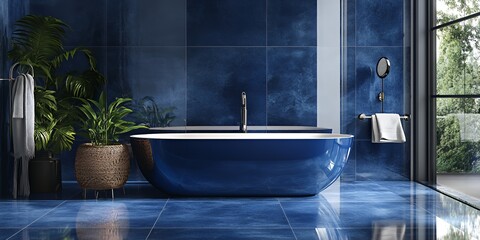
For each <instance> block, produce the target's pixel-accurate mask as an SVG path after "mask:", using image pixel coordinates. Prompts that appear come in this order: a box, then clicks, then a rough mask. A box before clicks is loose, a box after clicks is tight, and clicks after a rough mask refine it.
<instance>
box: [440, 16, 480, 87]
mask: <svg viewBox="0 0 480 240" xmlns="http://www.w3.org/2000/svg"><path fill="white" fill-rule="evenodd" d="M479 22H480V17H477V18H473V19H470V20H467V21H464V22H461V23H457V24H453V25H450V26H448V27H444V28H441V29H438V30H436V40H437V54H436V58H437V59H436V67H437V71H436V79H437V89H436V90H437V94H480V79H479V77H480V75H479V70H478V69H479V65H480V29H479V26H480V24H479Z"/></svg>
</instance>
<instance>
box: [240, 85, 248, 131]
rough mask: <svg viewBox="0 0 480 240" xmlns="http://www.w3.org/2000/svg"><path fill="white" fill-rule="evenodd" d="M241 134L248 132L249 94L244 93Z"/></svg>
mask: <svg viewBox="0 0 480 240" xmlns="http://www.w3.org/2000/svg"><path fill="white" fill-rule="evenodd" d="M241 112H242V113H241V123H240V132H242V133H246V132H247V94H246V93H245V92H242V111H241Z"/></svg>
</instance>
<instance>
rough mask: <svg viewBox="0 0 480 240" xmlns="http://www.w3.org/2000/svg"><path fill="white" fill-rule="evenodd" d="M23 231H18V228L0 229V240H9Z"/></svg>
mask: <svg viewBox="0 0 480 240" xmlns="http://www.w3.org/2000/svg"><path fill="white" fill-rule="evenodd" d="M20 230H22V229H16V228H0V239H7V238H9V237H10V236H12V235H13V234H15V233H17V232H18V231H20Z"/></svg>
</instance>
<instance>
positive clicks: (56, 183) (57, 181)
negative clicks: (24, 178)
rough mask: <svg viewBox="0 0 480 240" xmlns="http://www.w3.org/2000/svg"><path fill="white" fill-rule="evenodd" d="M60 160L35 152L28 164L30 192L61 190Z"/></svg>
mask: <svg viewBox="0 0 480 240" xmlns="http://www.w3.org/2000/svg"><path fill="white" fill-rule="evenodd" d="M61 169H62V168H61V165H60V160H59V159H56V158H52V157H51V156H50V155H49V154H43V153H36V155H35V158H34V159H32V160H30V163H29V165H28V171H29V177H30V192H31V193H58V192H60V191H61V190H62V172H61Z"/></svg>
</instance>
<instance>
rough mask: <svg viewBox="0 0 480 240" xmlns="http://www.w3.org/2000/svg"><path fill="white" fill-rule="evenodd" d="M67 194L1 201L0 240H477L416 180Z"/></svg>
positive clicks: (464, 217) (473, 215)
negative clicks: (292, 191)
mask: <svg viewBox="0 0 480 240" xmlns="http://www.w3.org/2000/svg"><path fill="white" fill-rule="evenodd" d="M64 188H65V189H64V192H63V196H61V197H60V198H63V199H58V200H20V201H13V200H2V201H0V239H362V240H364V239H442V238H445V239H480V212H479V211H477V210H476V209H474V208H471V207H469V206H467V205H464V204H462V203H460V202H458V201H455V200H453V199H451V198H449V197H447V196H444V195H442V194H440V193H437V192H435V191H433V190H431V189H429V188H427V187H424V186H422V185H419V184H416V183H411V182H370V181H362V182H350V183H349V182H342V183H336V184H335V185H333V186H332V187H331V188H329V189H327V190H326V191H324V192H322V194H319V195H317V196H311V197H298V198H169V197H166V196H164V195H163V194H162V193H160V192H159V191H157V190H155V189H153V188H152V187H150V186H149V185H148V184H131V185H128V186H127V189H126V190H127V194H126V195H123V194H122V193H120V191H119V192H117V193H116V195H117V198H115V200H111V199H108V198H106V197H104V196H103V197H102V196H100V198H99V200H95V199H87V200H83V199H82V197H81V194H80V191H79V190H78V189H76V187H75V186H73V185H71V186H65V187H64ZM90 194H92V195H93V193H90ZM42 197H43V198H45V196H40V197H39V196H37V198H42ZM47 197H49V198H52V196H47ZM90 198H93V196H90Z"/></svg>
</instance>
